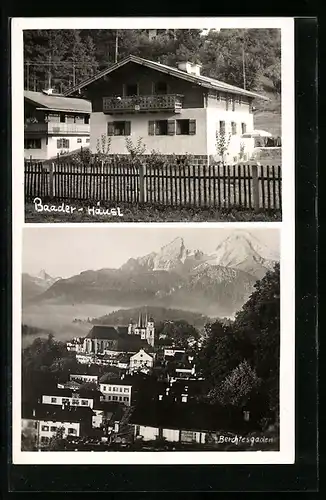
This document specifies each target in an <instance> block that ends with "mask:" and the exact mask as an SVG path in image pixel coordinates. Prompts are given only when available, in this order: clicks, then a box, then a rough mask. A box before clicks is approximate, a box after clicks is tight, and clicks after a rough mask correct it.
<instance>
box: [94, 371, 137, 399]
mask: <svg viewBox="0 0 326 500" xmlns="http://www.w3.org/2000/svg"><path fill="white" fill-rule="evenodd" d="M100 391H101V393H102V397H101V401H109V402H113V403H120V404H124V405H126V406H130V405H131V397H132V379H131V378H130V377H124V378H120V379H119V378H112V377H111V376H110V375H108V374H105V375H103V377H102V378H101V379H100Z"/></svg>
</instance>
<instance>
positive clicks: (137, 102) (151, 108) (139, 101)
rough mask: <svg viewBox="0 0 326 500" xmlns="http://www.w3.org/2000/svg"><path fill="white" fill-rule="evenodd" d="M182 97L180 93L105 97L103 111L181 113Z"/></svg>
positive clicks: (113, 112) (116, 112)
mask: <svg viewBox="0 0 326 500" xmlns="http://www.w3.org/2000/svg"><path fill="white" fill-rule="evenodd" d="M182 97H183V96H182V95H179V94H162V95H144V96H133V97H120V98H118V97H103V113H108V114H118V113H158V112H173V113H180V112H181V110H182Z"/></svg>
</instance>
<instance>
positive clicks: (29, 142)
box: [24, 139, 42, 149]
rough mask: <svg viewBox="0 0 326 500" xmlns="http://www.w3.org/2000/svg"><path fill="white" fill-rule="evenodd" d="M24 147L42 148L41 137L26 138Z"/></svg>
mask: <svg viewBox="0 0 326 500" xmlns="http://www.w3.org/2000/svg"><path fill="white" fill-rule="evenodd" d="M24 149H42V145H41V139H24Z"/></svg>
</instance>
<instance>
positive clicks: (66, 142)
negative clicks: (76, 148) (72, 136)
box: [57, 139, 69, 149]
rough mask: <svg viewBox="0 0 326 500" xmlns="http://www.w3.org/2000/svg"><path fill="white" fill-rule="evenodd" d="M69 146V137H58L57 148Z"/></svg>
mask: <svg viewBox="0 0 326 500" xmlns="http://www.w3.org/2000/svg"><path fill="white" fill-rule="evenodd" d="M63 148H69V139H58V140H57V149H63Z"/></svg>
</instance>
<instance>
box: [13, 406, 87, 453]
mask: <svg viewBox="0 0 326 500" xmlns="http://www.w3.org/2000/svg"><path fill="white" fill-rule="evenodd" d="M93 415H94V412H93V411H92V409H91V408H87V407H85V408H80V407H70V408H68V407H64V408H62V407H61V406H53V405H46V404H38V405H34V406H30V405H23V407H22V439H23V440H24V439H28V440H29V441H30V442H32V443H33V445H34V446H35V447H36V448H42V447H45V446H47V445H48V444H49V442H50V439H51V438H52V437H53V436H55V435H56V433H57V431H58V429H60V428H63V438H66V437H68V436H75V437H81V436H86V435H87V434H88V433H89V431H90V429H91V428H92V417H93Z"/></svg>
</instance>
